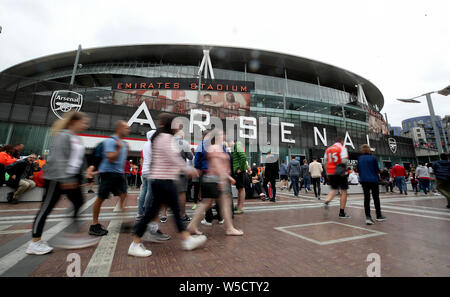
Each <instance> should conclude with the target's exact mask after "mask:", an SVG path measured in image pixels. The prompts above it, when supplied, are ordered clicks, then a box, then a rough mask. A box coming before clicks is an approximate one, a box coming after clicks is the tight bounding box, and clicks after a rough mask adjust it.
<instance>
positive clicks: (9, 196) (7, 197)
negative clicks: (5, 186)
mask: <svg viewBox="0 0 450 297" xmlns="http://www.w3.org/2000/svg"><path fill="white" fill-rule="evenodd" d="M13 197H14V192H9V193H8V196H6V200H8V203H11V201H12V200H13Z"/></svg>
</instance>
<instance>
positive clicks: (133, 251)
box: [128, 242, 152, 257]
mask: <svg viewBox="0 0 450 297" xmlns="http://www.w3.org/2000/svg"><path fill="white" fill-rule="evenodd" d="M128 255H130V256H135V257H149V256H151V255H152V251H150V250H147V249H146V248H145V246H144V245H143V244H142V242H140V243H135V242H132V243H131V244H130V248H129V249H128Z"/></svg>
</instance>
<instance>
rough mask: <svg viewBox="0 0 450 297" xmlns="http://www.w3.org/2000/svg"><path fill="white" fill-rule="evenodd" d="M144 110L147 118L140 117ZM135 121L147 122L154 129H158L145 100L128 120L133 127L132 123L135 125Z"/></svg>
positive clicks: (142, 123) (139, 122)
mask: <svg viewBox="0 0 450 297" xmlns="http://www.w3.org/2000/svg"><path fill="white" fill-rule="evenodd" d="M142 112H144V115H145V119H140V118H138V116H140V115H141V113H142ZM134 123H138V124H140V125H144V124H147V125H150V127H151V128H152V130H155V129H156V126H155V123H154V122H153V119H152V116H151V114H150V111H149V110H148V107H147V104H145V102H142V104H141V105H140V106H139V108H138V109H137V110H136V112H135V113H134V114H133V116H131V119H130V120H129V121H128V126H130V127H131V125H133V124H134Z"/></svg>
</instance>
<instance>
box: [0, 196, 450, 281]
mask: <svg viewBox="0 0 450 297" xmlns="http://www.w3.org/2000/svg"><path fill="white" fill-rule="evenodd" d="M137 195H138V192H137V191H134V192H131V193H130V196H129V198H128V200H127V204H126V213H119V212H118V207H117V206H118V205H117V203H118V199H117V198H111V199H109V200H107V201H106V202H105V203H104V207H103V208H102V212H101V214H100V221H101V223H102V224H103V225H104V226H106V227H107V228H108V230H109V234H108V235H107V236H104V237H102V238H101V240H100V242H99V244H98V245H96V246H93V247H90V248H85V249H79V250H64V249H58V248H55V249H54V251H53V252H52V253H51V254H48V255H44V256H32V255H27V254H25V250H26V248H27V246H28V243H29V241H30V239H31V234H30V229H31V227H32V223H33V219H34V216H35V214H36V212H37V210H38V208H39V207H40V203H38V202H28V203H20V204H17V205H10V204H6V203H2V204H0V276H31V277H34V276H67V269H68V266H69V265H70V264H71V260H70V259H72V258H70V257H69V260H68V256H69V255H70V254H71V253H76V254H78V255H79V257H80V260H81V261H80V265H81V276H115V277H117V276H156V277H159V276H171V277H172V276H177V277H178V276H180V277H181V276H193V277H205V276H206V277H210V276H218V277H241V276H250V277H290V276H295V277H297V276H315V277H316V276H367V267H368V266H369V265H370V264H371V262H370V261H367V257H368V255H369V254H371V253H376V254H378V255H379V256H380V261H381V262H380V267H381V276H419V277H421V276H422V277H426V276H449V275H450V253H449V251H450V232H449V230H450V210H449V209H448V208H446V204H447V201H446V199H445V198H444V197H443V196H429V195H427V196H425V195H423V194H421V195H411V194H409V195H408V196H406V197H405V196H403V195H399V194H398V193H396V194H395V193H394V194H382V195H381V206H382V210H383V214H384V215H385V216H386V217H387V220H386V221H384V222H376V224H375V225H372V226H368V225H366V224H365V221H364V219H365V215H364V209H363V198H362V195H358V194H356V195H351V196H349V201H348V207H347V212H348V213H349V214H350V215H351V218H350V219H339V218H338V211H339V204H338V203H339V201H338V198H336V199H335V200H334V201H333V202H332V203H331V205H330V207H329V209H328V210H326V209H324V207H323V203H322V202H321V201H317V200H316V199H314V198H313V196H312V195H310V194H304V193H303V194H301V195H300V197H298V198H296V197H294V196H293V195H292V193H289V192H287V191H283V192H281V191H279V192H278V193H277V196H278V201H277V202H276V203H272V202H263V201H259V200H247V201H246V205H245V213H244V214H243V215H236V216H235V219H234V223H235V225H236V226H237V227H238V228H240V229H243V231H244V232H245V234H244V236H243V237H229V236H225V235H224V229H223V228H224V227H223V225H219V224H218V223H217V221H214V224H213V226H212V227H207V226H203V225H201V227H200V228H201V230H202V231H203V232H204V233H205V235H206V236H207V237H208V241H207V243H206V245H205V246H203V247H202V248H200V249H197V250H194V251H189V252H186V251H183V250H182V249H181V244H180V239H179V237H178V236H177V233H176V228H175V225H174V222H173V216H171V215H170V212H169V220H168V222H167V223H165V224H160V228H161V230H162V231H163V232H165V233H168V234H170V235H171V236H172V239H171V240H169V241H167V242H165V243H150V242H146V243H145V245H146V247H147V248H150V249H151V251H152V252H153V255H152V256H150V257H148V258H134V257H130V256H128V255H127V250H128V247H129V244H130V242H131V234H130V232H129V228H125V227H127V226H128V227H129V226H131V225H132V224H133V223H134V218H135V215H136V210H137ZM95 198H96V196H95V194H89V195H87V196H86V203H85V205H84V206H83V208H82V212H81V218H82V220H83V223H84V224H83V229H84V231H86V234H87V230H88V228H89V224H90V222H91V218H92V204H93V202H94V200H95ZM68 206H70V202H69V201H68V200H67V199H66V198H65V197H63V198H62V199H61V200H60V201H59V203H58V204H57V206H56V207H55V209H54V210H53V212H52V213H51V215H50V216H49V219H48V220H47V224H46V227H45V230H46V231H45V232H44V236H43V239H44V240H48V241H49V243H50V244H51V238H52V237H54V236H55V235H57V234H58V233H60V232H61V231H63V230H64V228H65V227H66V226H67V224H68V220H67V218H69V217H70V214H69V213H68V211H67V209H66V208H67V207H68ZM191 206H192V203H188V204H187V210H188V211H187V213H188V215H190V216H192V215H193V213H192V212H193V211H192V210H191ZM372 208H373V206H372ZM373 217H375V214H373Z"/></svg>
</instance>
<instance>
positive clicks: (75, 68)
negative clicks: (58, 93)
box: [70, 44, 81, 86]
mask: <svg viewBox="0 0 450 297" xmlns="http://www.w3.org/2000/svg"><path fill="white" fill-rule="evenodd" d="M80 54H81V44H80V45H78V50H77V55H76V57H75V63H74V64H73V71H72V77H71V78H70V86H73V83H74V82H75V74H76V72H77V67H78V60H79V59H80Z"/></svg>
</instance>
